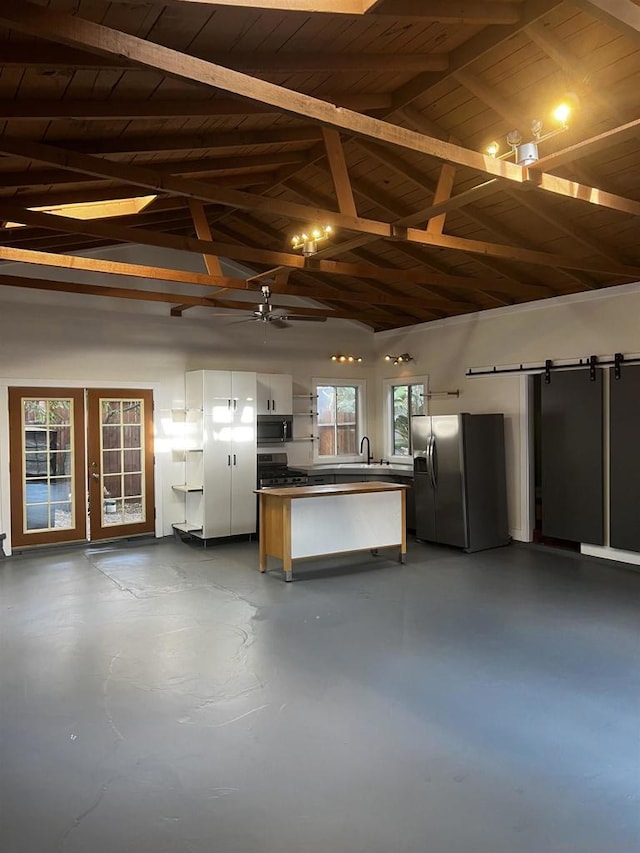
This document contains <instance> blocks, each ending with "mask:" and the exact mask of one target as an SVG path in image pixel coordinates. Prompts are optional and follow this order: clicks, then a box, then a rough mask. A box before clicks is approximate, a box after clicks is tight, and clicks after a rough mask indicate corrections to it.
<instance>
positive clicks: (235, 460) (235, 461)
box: [233, 453, 238, 465]
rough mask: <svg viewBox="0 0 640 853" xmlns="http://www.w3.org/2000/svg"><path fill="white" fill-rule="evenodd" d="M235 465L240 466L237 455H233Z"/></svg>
mask: <svg viewBox="0 0 640 853" xmlns="http://www.w3.org/2000/svg"><path fill="white" fill-rule="evenodd" d="M233 464H234V465H237V464H238V460H237V458H236V454H235V453H234V454H233Z"/></svg>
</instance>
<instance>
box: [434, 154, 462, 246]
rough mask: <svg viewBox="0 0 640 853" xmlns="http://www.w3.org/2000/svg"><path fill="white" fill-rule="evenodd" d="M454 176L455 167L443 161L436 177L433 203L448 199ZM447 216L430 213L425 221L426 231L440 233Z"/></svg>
mask: <svg viewBox="0 0 640 853" xmlns="http://www.w3.org/2000/svg"><path fill="white" fill-rule="evenodd" d="M455 177H456V168H455V166H452V165H451V164H450V163H443V164H442V166H441V167H440V175H439V177H438V185H437V186H436V191H435V193H434V194H433V203H434V205H436V204H440V203H441V202H444V201H449V199H450V198H451V193H452V191H453V182H454V180H455ZM446 218H447V214H446V213H440V214H438V215H437V216H434V215H433V214H432V215H431V217H430V219H429V222H428V223H427V231H428V232H429V233H430V234H442V232H443V231H444V222H445V219H446Z"/></svg>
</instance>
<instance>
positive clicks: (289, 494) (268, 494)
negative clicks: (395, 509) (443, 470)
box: [255, 480, 410, 500]
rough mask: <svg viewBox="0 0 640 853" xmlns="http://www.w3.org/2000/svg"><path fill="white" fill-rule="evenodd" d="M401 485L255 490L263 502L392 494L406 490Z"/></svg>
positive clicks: (343, 484) (356, 484)
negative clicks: (373, 493) (275, 499)
mask: <svg viewBox="0 0 640 853" xmlns="http://www.w3.org/2000/svg"><path fill="white" fill-rule="evenodd" d="M408 488H410V487H409V486H404V485H402V484H401V483H380V482H378V481H376V480H371V481H368V482H366V483H335V484H334V485H326V486H282V488H278V487H275V488H270V489H255V493H256V494H257V495H259V496H260V498H261V499H263V500H271V499H272V498H294V499H299V498H317V497H328V496H335V495H358V494H365V493H366V492H393V491H399V490H402V489H408Z"/></svg>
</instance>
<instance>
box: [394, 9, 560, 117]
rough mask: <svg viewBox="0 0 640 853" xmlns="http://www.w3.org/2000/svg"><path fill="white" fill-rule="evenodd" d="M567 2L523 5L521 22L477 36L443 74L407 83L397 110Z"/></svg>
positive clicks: (396, 95)
mask: <svg viewBox="0 0 640 853" xmlns="http://www.w3.org/2000/svg"><path fill="white" fill-rule="evenodd" d="M563 3H564V0H527V2H526V3H523V4H522V5H521V10H520V17H519V20H518V21H517V23H514V24H512V25H511V26H508V27H499V28H498V27H491V28H488V29H485V30H481V31H480V32H479V33H478V34H477V35H476V36H474V37H473V38H471V39H469V40H468V41H466V42H464V43H463V44H461V45H460V47H458V48H456V49H455V50H453V51H451V53H450V54H449V69H448V71H446V72H442V73H440V74H437V73H431V72H424V73H423V74H418V75H417V76H416V77H414V78H413V79H412V80H409V82H408V83H405V84H404V85H403V86H401V87H400V88H399V89H397V90H396V91H395V92H394V94H393V109H394V111H395V110H401V109H402V108H403V107H406V106H409V105H410V104H412V103H413V102H414V101H416V100H417V99H418V98H421V97H423V96H425V95H427V94H428V93H429V91H430V90H431V89H432V88H434V87H435V86H437V85H438V84H439V83H442V82H443V81H444V80H446V79H447V78H448V77H449V76H450V75H451V74H453V73H454V72H455V71H459V70H462V69H465V68H467V66H469V65H471V63H473V62H475V61H476V60H477V59H479V58H480V57H482V56H484V55H485V54H487V53H489V52H490V51H491V50H493V49H494V48H496V47H498V45H500V44H502V43H503V42H504V41H506V40H507V39H509V38H511V37H512V36H514V35H516V34H517V33H519V32H521V31H522V30H523V29H524V28H525V27H527V26H528V25H529V24H531V23H532V22H533V21H538V20H540V19H541V18H544V17H545V15H547V14H548V13H549V12H550V11H551V10H552V9H554V8H556V7H557V6H562V5H563Z"/></svg>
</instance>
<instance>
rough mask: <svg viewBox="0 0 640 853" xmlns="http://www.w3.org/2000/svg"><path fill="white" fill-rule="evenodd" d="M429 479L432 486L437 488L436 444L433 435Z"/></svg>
mask: <svg viewBox="0 0 640 853" xmlns="http://www.w3.org/2000/svg"><path fill="white" fill-rule="evenodd" d="M431 438H432V441H431V480H432V482H433V488H434V489H437V488H438V446H437V444H436V437H435V435H432V436H431Z"/></svg>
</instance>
